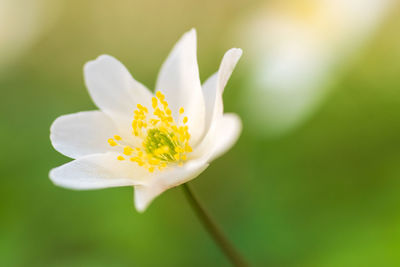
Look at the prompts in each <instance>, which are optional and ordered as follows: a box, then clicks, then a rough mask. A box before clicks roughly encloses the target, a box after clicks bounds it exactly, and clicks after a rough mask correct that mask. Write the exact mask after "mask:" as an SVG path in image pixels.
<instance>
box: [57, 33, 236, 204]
mask: <svg viewBox="0 0 400 267" xmlns="http://www.w3.org/2000/svg"><path fill="white" fill-rule="evenodd" d="M241 54H242V51H241V49H237V48H233V49H230V50H229V51H227V52H226V54H225V55H224V57H223V59H222V63H221V65H220V68H219V70H218V72H217V73H215V74H214V75H212V76H211V77H210V78H209V79H208V80H207V81H206V82H205V83H204V84H203V86H201V83H200V79H199V70H198V65H197V58H196V31H195V30H194V29H193V30H191V31H189V32H187V33H186V34H184V35H183V37H182V38H181V39H180V41H179V42H178V43H177V44H176V45H175V47H174V48H173V50H172V52H171V53H170V55H169V56H168V58H167V60H166V61H165V62H164V64H163V65H162V67H161V71H160V73H159V76H158V79H157V84H156V94H155V95H153V94H152V92H151V91H149V90H148V89H147V88H146V87H145V86H144V85H142V84H141V83H139V82H137V81H136V80H135V79H133V78H132V76H131V75H130V73H129V72H128V70H127V69H126V68H125V67H124V66H123V65H122V64H121V63H120V62H119V61H118V60H116V59H115V58H113V57H111V56H108V55H102V56H100V57H98V58H97V59H96V60H93V61H90V62H88V63H86V65H85V67H84V76H85V82H86V86H87V88H88V90H89V93H90V95H91V97H92V99H93V101H94V102H95V104H96V105H97V106H98V107H99V109H100V111H85V112H79V113H75V114H70V115H65V116H61V117H59V118H57V119H56V120H55V121H54V123H53V125H52V126H51V129H50V132H51V134H50V139H51V142H52V144H53V146H54V148H55V149H56V150H58V151H59V152H61V153H62V154H64V155H66V156H68V157H71V158H73V159H75V160H73V161H71V162H69V163H67V164H65V165H62V166H60V167H57V168H55V169H53V170H51V171H50V179H51V180H52V181H53V182H54V183H55V184H56V185H59V186H62V187H66V188H70V189H77V190H85V189H99V188H106V187H116V186H134V188H135V206H136V209H137V210H138V211H144V210H145V209H146V207H147V206H148V205H149V204H150V202H151V201H152V200H153V199H154V198H155V197H157V196H158V195H159V194H161V193H162V192H164V191H165V190H167V189H169V188H171V187H175V186H178V185H180V184H182V183H185V182H187V181H189V180H191V179H193V178H195V177H196V176H198V175H199V174H200V173H201V172H202V171H204V170H205V169H206V168H207V167H208V165H209V162H210V161H212V160H213V159H215V158H216V157H218V156H220V155H221V154H223V153H225V152H226V151H227V150H228V149H229V148H230V147H231V146H232V145H233V144H234V143H235V142H236V140H237V138H238V137H239V134H240V131H241V121H240V119H239V117H238V116H237V115H235V114H223V102H222V93H223V91H224V87H225V85H226V83H227V81H228V79H229V77H230V75H231V73H232V71H233V69H234V67H235V65H236V63H237V61H238V60H239V58H240V56H241Z"/></svg>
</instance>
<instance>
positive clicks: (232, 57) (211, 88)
mask: <svg viewBox="0 0 400 267" xmlns="http://www.w3.org/2000/svg"><path fill="white" fill-rule="evenodd" d="M241 55H242V50H241V49H239V48H232V49H230V50H228V51H227V52H226V53H225V55H224V57H223V59H222V61H221V65H220V67H219V70H218V72H217V73H216V74H214V75H212V76H211V77H210V78H209V79H208V80H207V81H206V82H205V83H204V84H203V94H204V103H205V107H206V117H205V133H206V134H207V133H208V131H209V130H210V128H211V127H215V126H212V124H213V123H215V122H216V121H218V120H219V119H220V118H221V116H222V113H223V102H222V93H223V91H224V88H225V85H226V84H227V82H228V80H229V77H230V76H231V74H232V72H233V69H234V68H235V66H236V64H237V62H238V61H239V59H240V57H241Z"/></svg>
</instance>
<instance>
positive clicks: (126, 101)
mask: <svg viewBox="0 0 400 267" xmlns="http://www.w3.org/2000/svg"><path fill="white" fill-rule="evenodd" d="M84 76H85V83H86V86H87V88H88V90H89V93H90V96H91V97H92V99H93V101H94V102H95V104H96V105H97V106H98V107H99V108H100V109H101V110H102V111H104V113H106V114H107V115H109V116H110V117H111V118H112V119H113V120H114V121H115V122H116V123H117V126H118V127H119V128H121V130H123V131H125V132H128V131H130V127H131V122H132V116H133V115H132V114H133V111H134V110H135V109H136V105H137V104H142V105H146V106H148V107H149V106H150V104H151V97H152V94H151V92H150V91H149V90H148V89H147V88H146V87H145V86H144V85H142V84H141V83H139V82H137V81H136V80H135V79H133V77H132V75H131V74H130V73H129V71H128V70H127V69H126V68H125V66H124V65H122V63H121V62H119V61H118V60H117V59H115V58H113V57H111V56H108V55H102V56H99V57H98V58H97V59H95V60H93V61H89V62H87V63H86V64H85V67H84Z"/></svg>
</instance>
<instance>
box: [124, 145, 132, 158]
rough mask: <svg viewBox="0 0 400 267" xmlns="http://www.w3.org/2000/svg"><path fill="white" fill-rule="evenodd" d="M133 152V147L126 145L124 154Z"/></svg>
mask: <svg viewBox="0 0 400 267" xmlns="http://www.w3.org/2000/svg"><path fill="white" fill-rule="evenodd" d="M132 152H133V149H132V148H131V147H130V146H126V147H124V154H125V155H127V156H129V155H131V154H132Z"/></svg>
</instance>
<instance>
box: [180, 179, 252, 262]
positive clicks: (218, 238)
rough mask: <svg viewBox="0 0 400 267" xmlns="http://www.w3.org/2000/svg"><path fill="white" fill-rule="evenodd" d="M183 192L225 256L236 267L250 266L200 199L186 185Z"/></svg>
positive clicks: (183, 186)
mask: <svg viewBox="0 0 400 267" xmlns="http://www.w3.org/2000/svg"><path fill="white" fill-rule="evenodd" d="M182 188H183V191H184V192H185V195H186V197H187V199H188V201H189V203H190V205H191V206H192V208H193V210H194V211H195V212H196V214H197V217H198V218H199V219H200V221H201V222H202V223H203V225H204V227H205V228H206V230H207V231H208V233H209V234H210V235H211V236H212V237H213V238H214V241H215V242H216V243H217V245H218V246H219V247H220V249H221V250H222V251H223V252H224V253H225V256H226V257H227V258H228V259H229V260H230V261H231V263H232V264H233V265H234V266H237V267H244V266H248V265H247V263H246V262H245V261H244V259H243V258H242V257H241V255H240V254H239V253H238V251H237V250H236V249H235V248H234V247H233V245H232V244H231V243H230V242H229V241H228V239H226V237H225V236H224V234H223V233H222V231H221V230H220V229H219V227H218V226H217V225H216V224H215V222H214V221H213V220H212V219H211V217H210V216H209V215H208V214H207V212H206V211H205V209H204V208H203V206H202V205H201V204H200V202H199V200H198V198H197V197H196V195H195V194H194V193H193V191H192V189H190V186H189V185H188V184H187V183H185V184H183V185H182Z"/></svg>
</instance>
